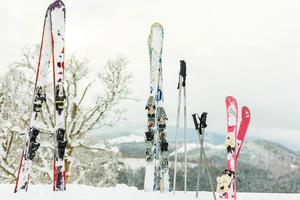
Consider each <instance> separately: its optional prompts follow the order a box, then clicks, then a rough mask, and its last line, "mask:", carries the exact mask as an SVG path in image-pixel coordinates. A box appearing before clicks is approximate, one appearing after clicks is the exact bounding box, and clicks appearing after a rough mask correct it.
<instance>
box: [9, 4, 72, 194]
mask: <svg viewBox="0 0 300 200" xmlns="http://www.w3.org/2000/svg"><path fill="white" fill-rule="evenodd" d="M65 11H66V10H65V5H64V3H63V2H62V1H60V0H57V1H55V2H54V3H52V4H51V5H50V6H49V7H48V9H47V11H46V15H45V18H44V27H43V34H42V41H41V46H40V52H39V60H38V67H37V73H36V81H35V87H34V94H33V105H32V111H31V121H30V128H29V131H28V134H27V135H26V142H25V147H24V149H23V153H22V157H21V161H20V165H19V170H18V176H17V181H16V185H15V190H14V191H15V192H18V191H27V189H28V183H29V178H30V170H31V165H32V161H33V159H34V157H35V155H36V151H37V150H38V148H39V146H40V143H38V142H37V137H38V135H39V133H40V129H41V125H40V123H39V121H40V117H41V114H40V113H41V112H42V106H43V102H45V101H46V91H45V82H46V75H47V74H49V73H48V71H49V69H48V68H49V67H50V63H52V64H53V66H52V67H53V89H54V124H55V128H54V129H55V130H54V132H55V137H54V140H55V148H54V159H53V174H54V176H53V190H55V191H58V190H65V188H66V180H65V178H66V174H65V171H64V154H65V148H66V145H67V141H66V139H65V124H64V99H65V98H66V96H65V91H64V59H65V52H64V43H65V41H64V35H65Z"/></svg>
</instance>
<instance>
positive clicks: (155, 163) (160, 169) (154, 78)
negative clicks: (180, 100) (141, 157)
mask: <svg viewBox="0 0 300 200" xmlns="http://www.w3.org/2000/svg"><path fill="white" fill-rule="evenodd" d="M163 37H164V31H163V27H162V25H161V24H159V23H154V24H153V25H152V26H151V33H150V35H149V38H148V48H149V56H150V95H149V99H148V101H147V104H146V110H147V117H148V122H147V128H148V131H147V132H146V133H145V135H146V161H147V162H146V169H145V180H144V190H145V191H154V190H156V189H158V187H159V189H160V191H161V192H166V191H169V190H170V189H169V166H168V142H167V139H166V136H167V135H166V120H167V115H166V112H165V109H164V93H163V76H162V46H163ZM158 185H159V186H158Z"/></svg>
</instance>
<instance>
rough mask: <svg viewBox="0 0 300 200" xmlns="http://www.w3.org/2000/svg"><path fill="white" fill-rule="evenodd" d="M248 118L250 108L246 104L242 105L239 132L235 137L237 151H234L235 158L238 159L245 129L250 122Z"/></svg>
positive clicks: (249, 116)
mask: <svg viewBox="0 0 300 200" xmlns="http://www.w3.org/2000/svg"><path fill="white" fill-rule="evenodd" d="M250 118H251V113H250V109H249V108H248V107H247V106H243V107H242V121H241V123H240V128H239V132H238V134H237V137H236V148H237V150H236V151H237V153H236V159H238V157H239V154H240V150H241V148H242V146H243V143H244V139H245V136H246V133H247V129H248V126H249V123H250Z"/></svg>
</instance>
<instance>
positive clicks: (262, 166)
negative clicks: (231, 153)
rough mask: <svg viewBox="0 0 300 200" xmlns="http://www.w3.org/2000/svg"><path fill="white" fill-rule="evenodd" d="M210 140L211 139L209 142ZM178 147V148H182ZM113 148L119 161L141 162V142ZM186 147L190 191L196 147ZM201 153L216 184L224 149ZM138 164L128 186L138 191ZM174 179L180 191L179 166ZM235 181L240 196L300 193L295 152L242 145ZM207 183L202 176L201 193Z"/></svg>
mask: <svg viewBox="0 0 300 200" xmlns="http://www.w3.org/2000/svg"><path fill="white" fill-rule="evenodd" d="M211 135H213V134H211ZM212 138H214V137H212ZM210 140H212V139H211V138H210ZM215 143H218V142H215ZM180 145H181V146H182V144H180ZM113 146H114V147H117V148H118V149H119V152H120V153H121V155H122V158H136V159H141V160H143V159H144V156H143V155H144V153H145V146H144V142H130V143H120V144H116V143H115V144H114V145H113ZM174 147H175V146H174V142H171V143H170V150H169V152H170V175H171V176H172V175H173V174H172V173H173V171H172V170H173V160H174V156H173V151H174ZM188 147H190V148H189V151H188V160H189V170H188V171H189V175H188V177H189V178H188V179H189V181H188V188H192V189H193V188H195V183H196V182H195V181H196V180H195V177H196V172H197V160H198V157H199V149H198V148H197V144H196V143H194V144H193V143H189V144H188ZM205 151H206V155H207V157H208V160H209V164H210V167H211V174H212V177H213V180H216V177H217V176H218V175H220V174H221V171H223V170H224V169H225V163H226V151H225V147H224V145H222V144H211V143H209V142H206V144H205ZM183 156H184V155H183V153H179V154H178V160H179V162H183V160H184V157H183ZM125 160H126V159H125ZM136 163H137V162H135V165H136ZM140 163H141V166H140V167H141V169H140V173H133V174H135V175H134V176H135V177H134V180H136V181H137V183H135V182H132V185H136V186H138V187H139V188H142V182H143V181H142V179H143V162H140ZM134 168H136V166H135V167H134ZM136 174H139V176H138V177H136V176H137V175H136ZM177 177H178V189H179V190H180V189H183V181H182V180H183V169H182V165H181V164H179V169H178V175H177ZM238 178H239V180H240V182H238V191H240V192H300V184H299V183H300V154H299V152H294V151H292V150H290V149H288V148H286V147H284V146H282V145H279V144H277V143H274V142H269V141H266V140H254V141H250V142H246V143H245V145H244V146H243V149H242V151H241V154H240V157H239V160H238ZM129 179H130V177H129ZM171 180H172V178H171ZM125 183H127V182H125ZM207 183H208V180H207V177H206V176H204V177H203V182H202V183H201V187H202V188H203V189H202V190H209V187H208V184H207ZM127 184H128V183H127Z"/></svg>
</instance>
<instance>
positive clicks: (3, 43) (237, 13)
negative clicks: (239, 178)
mask: <svg viewBox="0 0 300 200" xmlns="http://www.w3.org/2000/svg"><path fill="white" fill-rule="evenodd" d="M51 2H52V1H50V0H26V1H24V0H13V1H3V0H2V1H1V7H0V27H1V33H0V34H1V37H0V53H1V59H0V69H1V70H2V71H5V69H6V68H7V65H8V64H11V63H12V62H14V61H15V60H18V59H19V58H20V56H21V48H22V47H24V46H25V45H32V44H37V43H39V42H40V40H41V33H42V25H43V17H44V15H45V11H46V8H47V6H48V5H49V4H50V3H51ZM65 4H66V8H67V16H66V56H67V57H68V56H69V55H70V54H71V53H76V54H77V55H78V56H79V57H81V58H84V57H87V58H88V59H89V60H90V66H91V70H101V69H102V67H103V65H104V64H105V62H106V61H107V60H108V59H109V58H113V57H116V56H117V55H122V56H125V57H126V58H127V59H128V61H129V65H128V70H129V71H130V72H131V73H132V74H133V75H134V81H133V86H134V87H133V91H134V93H133V95H134V96H136V97H138V98H139V99H140V101H139V102H128V103H127V104H126V108H127V112H126V114H125V116H126V118H127V121H123V122H121V124H120V126H122V125H123V126H124V127H125V126H126V127H129V129H132V130H135V129H140V130H141V134H143V132H142V131H143V129H144V127H146V126H145V123H146V112H145V111H144V106H145V102H146V100H147V98H148V91H149V88H148V87H149V80H148V79H149V57H148V49H147V38H148V34H149V31H150V26H151V24H152V23H153V22H156V21H158V22H160V23H161V24H162V25H163V26H164V30H165V39H164V47H163V73H164V89H165V104H166V111H167V114H168V115H169V124H170V125H172V126H174V125H175V120H176V106H177V90H176V86H177V81H178V72H179V60H180V59H185V60H186V61H187V74H188V77H187V95H188V96H187V98H188V99H187V105H188V108H187V109H188V117H189V118H188V120H189V122H188V126H189V127H192V126H193V123H192V120H191V117H190V114H192V113H194V112H198V113H201V112H203V111H207V112H208V113H209V115H208V129H209V130H210V131H214V132H225V130H226V129H225V104H224V98H225V97H226V96H227V95H233V96H235V97H236V98H237V99H238V101H239V105H240V107H241V106H242V105H247V106H248V107H249V108H250V109H251V111H252V120H251V125H250V128H249V134H251V135H253V136H259V137H262V138H266V139H272V140H281V141H283V140H284V141H290V142H293V143H294V145H295V144H297V143H299V142H300V123H299V120H300V105H299V104H300V88H299V86H300V70H299V66H300V12H299V10H300V2H299V1H298V0H294V1H293V0H286V1H282V0H268V1H267V0H251V1H238V0H236V1H232V0H226V1H224V0H207V1H200V0H186V1H175V0H152V1H149V0H127V1H124V0H106V1H102V0H85V1H82V0H72V1H71V0H65ZM2 73H3V72H2ZM170 134H174V133H170ZM299 149H300V145H299Z"/></svg>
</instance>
